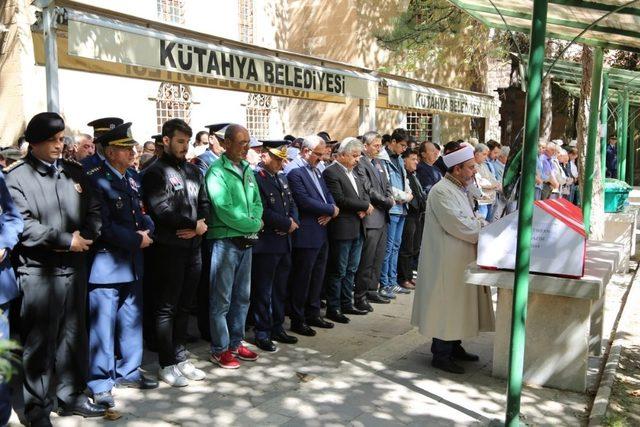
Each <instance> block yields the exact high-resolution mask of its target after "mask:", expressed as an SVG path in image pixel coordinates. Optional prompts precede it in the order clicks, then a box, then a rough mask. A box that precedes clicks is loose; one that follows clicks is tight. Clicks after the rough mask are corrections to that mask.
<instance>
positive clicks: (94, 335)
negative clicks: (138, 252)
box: [87, 281, 142, 393]
mask: <svg viewBox="0 0 640 427" xmlns="http://www.w3.org/2000/svg"><path fill="white" fill-rule="evenodd" d="M89 349H90V352H89V381H88V383H87V385H88V386H89V388H90V389H91V391H92V392H93V393H102V392H105V391H110V390H111V389H112V388H113V386H114V385H115V383H116V382H117V381H118V380H123V379H124V380H128V381H137V380H139V379H140V371H138V368H140V365H141V364H142V283H141V282H139V281H137V282H131V283H119V284H113V285H96V284H91V283H90V284H89ZM117 355H119V356H120V357H119V358H118V359H117V360H116V356H117Z"/></svg>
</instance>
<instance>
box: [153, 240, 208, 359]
mask: <svg viewBox="0 0 640 427" xmlns="http://www.w3.org/2000/svg"><path fill="white" fill-rule="evenodd" d="M155 245H156V248H155V269H156V271H155V272H156V277H157V278H158V280H157V282H156V285H157V293H156V296H157V306H156V330H157V332H156V333H157V340H158V359H159V362H160V367H162V368H164V367H166V366H170V365H175V364H177V363H179V362H183V361H185V360H187V350H186V346H185V344H186V336H187V328H188V326H189V314H190V312H191V307H192V301H193V297H194V293H195V292H196V289H197V286H198V281H199V280H200V271H201V270H202V254H201V253H200V245H198V246H195V247H192V248H181V247H178V246H168V245H163V244H157V243H156V244H155Z"/></svg>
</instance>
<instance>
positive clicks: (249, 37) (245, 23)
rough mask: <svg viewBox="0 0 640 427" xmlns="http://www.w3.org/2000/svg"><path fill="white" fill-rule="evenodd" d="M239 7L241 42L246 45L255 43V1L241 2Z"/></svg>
mask: <svg viewBox="0 0 640 427" xmlns="http://www.w3.org/2000/svg"><path fill="white" fill-rule="evenodd" d="M238 7H239V11H238V12H239V14H240V16H239V19H238V22H239V26H240V28H239V33H240V41H241V42H244V43H253V12H254V8H253V0H240V1H239V2H238Z"/></svg>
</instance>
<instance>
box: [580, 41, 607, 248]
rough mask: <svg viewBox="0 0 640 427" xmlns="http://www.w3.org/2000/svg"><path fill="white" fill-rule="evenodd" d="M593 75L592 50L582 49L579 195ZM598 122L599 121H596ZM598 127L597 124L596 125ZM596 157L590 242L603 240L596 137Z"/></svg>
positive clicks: (601, 200)
mask: <svg viewBox="0 0 640 427" xmlns="http://www.w3.org/2000/svg"><path fill="white" fill-rule="evenodd" d="M592 73H593V50H592V49H591V48H590V47H588V46H584V45H583V47H582V83H581V85H580V101H579V103H580V105H579V106H578V120H577V123H576V132H577V134H578V135H577V136H578V170H579V175H580V178H579V179H580V194H581V195H582V194H584V179H583V177H584V171H585V168H586V159H587V135H588V131H589V107H590V102H591V83H592V82H591V77H592ZM598 122H599V120H598ZM598 126H599V124H598ZM595 144H596V155H595V159H594V161H595V164H594V175H593V193H592V196H591V197H592V198H591V234H590V235H589V238H590V239H592V240H602V239H603V238H604V189H603V186H602V174H601V169H600V138H598V137H596V142H595Z"/></svg>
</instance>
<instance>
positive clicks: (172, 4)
mask: <svg viewBox="0 0 640 427" xmlns="http://www.w3.org/2000/svg"><path fill="white" fill-rule="evenodd" d="M157 4H158V19H160V20H161V21H162V22H166V23H168V24H178V25H184V24H185V23H186V22H185V19H184V0H158V3H157Z"/></svg>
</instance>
